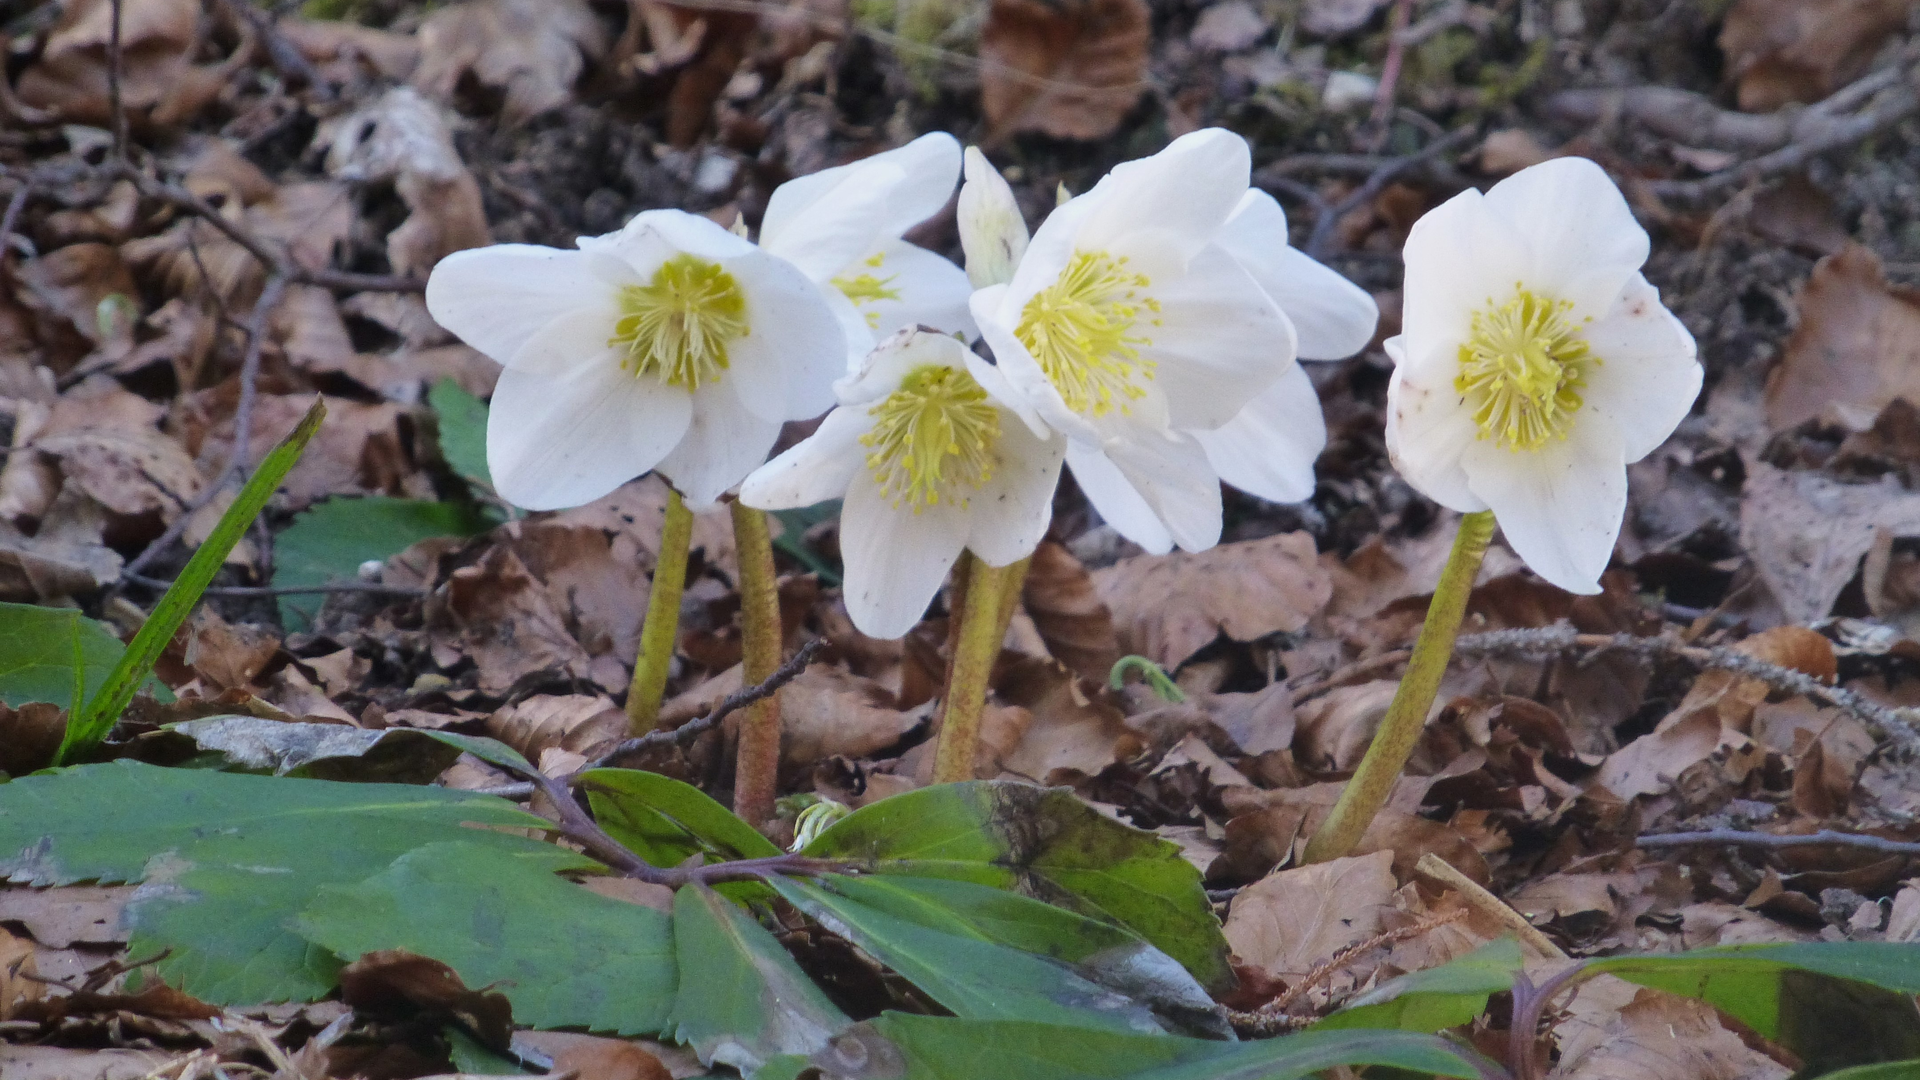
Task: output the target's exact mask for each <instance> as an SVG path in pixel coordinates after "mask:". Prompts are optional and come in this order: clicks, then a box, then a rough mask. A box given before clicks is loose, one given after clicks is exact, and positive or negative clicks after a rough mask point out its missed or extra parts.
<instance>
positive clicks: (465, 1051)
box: [440, 1024, 534, 1076]
mask: <svg viewBox="0 0 1920 1080" xmlns="http://www.w3.org/2000/svg"><path fill="white" fill-rule="evenodd" d="M440 1034H441V1035H443V1036H445V1037H446V1040H447V1057H448V1059H449V1060H450V1061H451V1062H452V1063H453V1067H454V1069H455V1070H456V1071H458V1072H462V1073H466V1074H467V1075H469V1076H529V1075H534V1072H533V1070H532V1069H528V1068H524V1067H522V1066H521V1065H520V1064H519V1063H518V1062H515V1061H512V1060H510V1059H508V1058H504V1057H501V1056H500V1055H499V1054H496V1053H494V1052H493V1051H491V1050H489V1049H487V1048H486V1047H485V1046H482V1045H480V1040H478V1039H476V1038H474V1037H473V1036H471V1035H469V1034H467V1029H466V1028H463V1027H461V1026H460V1025H459V1024H447V1025H445V1026H444V1027H442V1028H441V1029H440Z"/></svg>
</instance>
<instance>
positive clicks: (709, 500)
mask: <svg viewBox="0 0 1920 1080" xmlns="http://www.w3.org/2000/svg"><path fill="white" fill-rule="evenodd" d="M779 437H780V421H778V420H764V419H761V418H760V417H758V416H755V415H754V414H753V413H752V412H751V411H750V410H748V409H747V407H746V406H745V405H744V404H742V403H741V401H740V396H739V395H738V394H736V393H734V391H733V389H732V388H731V387H729V386H728V385H727V384H726V383H724V382H722V383H716V384H714V385H712V386H703V387H701V388H700V389H698V390H696V391H694V393H693V418H692V421H691V422H690V423H689V424H688V425H687V433H686V435H685V436H683V437H682V438H681V440H680V444H679V445H678V446H675V447H674V448H673V451H672V452H671V453H669V454H668V455H667V456H666V457H665V458H664V459H663V460H662V461H661V462H660V464H658V465H656V466H654V468H656V469H657V470H659V472H660V475H662V476H664V477H666V478H667V479H668V480H671V481H673V486H674V487H676V488H679V489H680V494H682V495H684V496H686V498H687V505H688V506H689V507H691V508H692V509H694V510H705V509H707V508H708V507H710V506H712V505H713V503H714V500H716V499H718V498H719V497H720V496H722V495H724V494H726V492H727V489H728V488H731V487H733V486H734V485H735V484H738V483H739V482H740V481H742V480H745V479H746V478H747V474H748V473H750V472H752V471H753V470H755V469H757V468H759V467H760V466H761V465H762V464H764V463H765V462H766V460H767V451H769V450H772V449H773V443H774V440H776V439H778V438H779Z"/></svg>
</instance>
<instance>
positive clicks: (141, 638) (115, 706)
mask: <svg viewBox="0 0 1920 1080" xmlns="http://www.w3.org/2000/svg"><path fill="white" fill-rule="evenodd" d="M326 418H327V406H326V403H325V402H324V401H323V400H322V399H320V398H318V397H316V398H314V400H313V407H312V408H311V409H308V410H307V415H305V416H303V417H301V418H300V422H299V423H298V424H295V425H294V428H293V430H292V431H290V432H288V433H287V437H286V438H284V439H282V440H280V445H278V446H276V447H274V448H273V449H272V450H270V451H268V452H267V456H266V458H265V459H264V460H262V461H261V462H260V467H259V468H257V469H255V470H254V471H253V475H252V476H250V477H248V478H247V482H246V484H244V485H243V486H242V487H241V488H240V494H238V495H236V496H234V499H233V502H232V504H230V505H229V506H228V507H227V511H226V513H224V514H221V515H220V520H219V521H217V522H215V523H214V526H213V531H212V532H210V533H208V534H207V538H206V540H204V541H203V542H201V544H200V546H199V547H198V548H195V549H194V552H193V556H192V557H191V558H189V559H188V560H187V565H186V566H184V567H182V568H181V569H180V573H179V574H178V575H177V576H176V577H175V578H174V580H173V584H172V585H170V586H168V588H167V591H166V593H165V594H164V595H162V596H161V597H160V601H159V602H158V603H156V604H155V605H154V606H153V612H152V614H150V615H148V616H147V621H146V622H144V623H142V624H141V625H140V632H139V633H137V634H135V635H133V640H132V641H131V642H129V643H128V644H127V648H126V651H125V652H123V653H121V654H120V661H119V662H118V663H116V664H115V665H114V667H113V671H111V672H110V673H108V675H107V678H106V682H105V683H104V684H103V685H102V686H101V687H100V690H99V692H98V693H96V694H94V695H93V696H92V697H89V698H88V699H87V702H86V704H85V705H75V706H74V707H73V711H72V713H71V715H70V717H69V719H68V721H67V733H66V737H65V738H64V739H62V740H61V742H60V752H59V753H58V754H56V755H55V756H54V761H56V762H64V761H70V760H72V758H73V755H74V754H76V753H80V752H82V751H84V750H86V749H88V748H90V747H93V746H95V745H98V744H99V742H100V740H102V739H104V738H106V737H107V732H109V731H111V730H113V725H114V723H115V722H116V721H118V720H119V719H120V714H121V713H122V712H124V711H125V710H126V707H127V703H128V702H130V701H132V700H133V695H134V692H135V691H136V690H138V689H139V688H140V687H141V685H142V684H144V683H145V682H146V681H147V679H148V677H149V676H151V675H152V674H153V665H154V663H155V662H156V661H158V660H159V659H160V654H161V652H163V651H164V650H165V649H166V647H167V643H168V642H170V641H172V640H173V635H174V632H175V631H177V630H179V629H180V624H181V623H184V622H186V621H187V615H188V614H190V613H191V612H192V611H193V606H194V605H195V604H197V603H199V602H200V595H201V594H202V593H204V592H206V591H207V586H208V585H209V584H211V583H212V581H213V575H215V574H217V573H219V572H220V567H221V566H223V565H225V563H226V561H227V553H228V552H231V551H232V550H233V545H235V544H237V543H239V542H240V537H241V536H243V535H245V533H246V531H247V529H248V528H249V527H251V526H252V525H253V519H254V518H257V517H259V516H260V511H261V510H263V509H265V508H266V505H267V500H268V499H270V498H272V497H273V493H274V491H275V490H277V489H278V488H279V487H280V481H281V480H283V479H285V478H286V475H287V473H288V471H289V470H291V469H292V468H293V465H294V462H296V461H299V460H300V453H301V451H303V450H305V449H306V448H307V442H308V441H309V440H311V439H312V438H313V434H314V432H316V431H319V430H320V422H321V421H322V420H325V419H326Z"/></svg>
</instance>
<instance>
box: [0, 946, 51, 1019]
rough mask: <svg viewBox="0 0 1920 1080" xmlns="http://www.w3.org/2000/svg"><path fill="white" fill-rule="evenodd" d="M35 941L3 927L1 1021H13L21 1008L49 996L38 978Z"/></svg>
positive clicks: (0, 988) (0, 964)
mask: <svg viewBox="0 0 1920 1080" xmlns="http://www.w3.org/2000/svg"><path fill="white" fill-rule="evenodd" d="M33 954H34V947H33V942H32V941H30V940H29V939H27V938H23V937H15V936H14V935H12V934H10V933H8V932H7V931H6V929H5V928H0V1020H12V1019H13V1018H15V1017H16V1016H18V1015H19V1014H20V1007H21V1006H22V1005H25V1004H27V1003H28V1002H35V1001H39V1000H40V999H41V998H42V997H45V996H46V992H47V986H46V984H45V983H43V982H41V981H40V980H39V979H38V978H36V977H35V976H37V975H39V973H40V970H39V968H38V967H37V966H36V965H35V964H34V959H33Z"/></svg>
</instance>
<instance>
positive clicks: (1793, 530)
mask: <svg viewBox="0 0 1920 1080" xmlns="http://www.w3.org/2000/svg"><path fill="white" fill-rule="evenodd" d="M1916 329H1920V323H1916ZM1915 362H1916V364H1920V357H1916V358H1915ZM1883 530H1884V531H1885V532H1886V533H1887V534H1888V535H1891V536H1895V537H1906V536H1920V495H1915V494H1913V493H1911V492H1909V491H1907V490H1906V489H1905V487H1903V486H1902V485H1901V483H1900V481H1899V478H1898V477H1895V476H1883V477H1881V478H1880V479H1879V480H1878V481H1876V482H1874V483H1871V484H1847V483H1842V482H1840V481H1838V480H1835V479H1833V478H1831V477H1829V476H1826V475H1825V474H1823V473H1818V472H1810V471H1788V470H1785V469H1776V468H1774V467H1773V466H1772V465H1769V464H1767V463H1766V462H1763V461H1755V462H1752V463H1750V464H1749V465H1748V467H1747V483H1746V488H1745V490H1744V492H1743V494H1742V497H1741V500H1740V544H1741V547H1742V548H1744V549H1745V551H1746V554H1747V556H1748V557H1749V558H1750V559H1752V560H1753V564H1754V568H1755V569H1756V570H1757V571H1758V572H1759V574H1760V578H1761V580H1762V581H1764V582H1765V583H1766V585H1767V587H1768V588H1769V589H1771V590H1772V592H1773V595H1774V598H1775V599H1776V600H1778V601H1779V603H1780V610H1781V611H1782V613H1784V614H1785V615H1786V617H1787V619H1788V620H1789V621H1791V622H1799V623H1808V622H1812V621H1814V620H1816V619H1820V618H1824V617H1825V616H1826V615H1827V614H1828V613H1829V612H1831V611H1832V610H1833V604H1834V601H1835V600H1837V599H1839V597H1840V594H1841V592H1842V591H1844V590H1845V589H1846V587H1847V583H1848V582H1849V581H1851V580H1853V576H1854V574H1855V573H1857V572H1858V571H1859V569H1860V560H1861V558H1862V557H1863V556H1865V555H1866V554H1867V552H1868V551H1869V550H1871V549H1872V547H1873V544H1874V538H1875V536H1876V535H1878V534H1879V533H1880V532H1882V531H1883Z"/></svg>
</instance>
